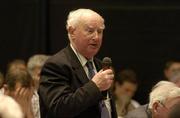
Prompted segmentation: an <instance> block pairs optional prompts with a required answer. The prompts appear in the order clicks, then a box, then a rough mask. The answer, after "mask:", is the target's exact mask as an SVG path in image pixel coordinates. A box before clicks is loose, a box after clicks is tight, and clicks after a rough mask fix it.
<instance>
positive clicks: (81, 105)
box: [39, 9, 117, 118]
mask: <svg viewBox="0 0 180 118" xmlns="http://www.w3.org/2000/svg"><path fill="white" fill-rule="evenodd" d="M66 28H67V31H68V37H69V41H70V44H69V45H68V46H67V47H66V48H64V49H62V50H61V51H60V52H58V53H57V54H55V55H54V56H52V57H50V58H49V59H48V60H47V61H46V63H45V65H44V67H43V68H42V71H41V78H40V86H39V96H40V109H41V115H42V117H43V118H116V117H117V116H116V111H115V106H114V103H113V100H112V99H111V94H110V93H109V92H107V90H108V89H109V88H110V87H111V84H112V82H113V78H114V74H113V71H112V69H107V70H101V62H100V60H98V59H97V58H95V57H94V56H95V55H96V53H97V52H98V51H99V49H100V47H101V44H102V38H103V30H104V28H105V25H104V19H103V18H102V16H100V15H99V14H98V13H96V12H95V11H93V10H90V9H77V10H75V11H71V12H70V13H69V15H68V19H67V25H66ZM102 92H104V93H105V94H102ZM106 93H107V94H106ZM103 98H104V99H103Z"/></svg>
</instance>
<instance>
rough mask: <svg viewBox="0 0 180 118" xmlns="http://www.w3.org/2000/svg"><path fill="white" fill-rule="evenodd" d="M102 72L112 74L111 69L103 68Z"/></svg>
mask: <svg viewBox="0 0 180 118" xmlns="http://www.w3.org/2000/svg"><path fill="white" fill-rule="evenodd" d="M102 73H106V74H113V73H114V72H113V71H112V70H111V69H107V70H104V71H103V72H102Z"/></svg>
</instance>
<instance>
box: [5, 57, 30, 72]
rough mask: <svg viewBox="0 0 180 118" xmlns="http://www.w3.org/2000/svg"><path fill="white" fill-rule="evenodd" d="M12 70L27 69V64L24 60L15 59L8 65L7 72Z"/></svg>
mask: <svg viewBox="0 0 180 118" xmlns="http://www.w3.org/2000/svg"><path fill="white" fill-rule="evenodd" d="M11 69H12V70H13V69H26V62H25V61H24V60H22V59H15V60H13V61H11V62H10V63H8V65H7V71H9V70H11Z"/></svg>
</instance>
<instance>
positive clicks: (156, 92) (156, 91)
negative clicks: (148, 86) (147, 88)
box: [149, 81, 180, 109]
mask: <svg viewBox="0 0 180 118" xmlns="http://www.w3.org/2000/svg"><path fill="white" fill-rule="evenodd" d="M179 96H180V88H179V87H178V86H176V85H175V84H174V83H172V82H168V81H160V82H158V83H157V84H156V85H155V86H154V87H153V88H152V91H151V93H150V96H149V108H150V109H152V106H153V104H154V103H155V102H161V103H164V102H165V101H166V100H167V99H169V98H176V97H179Z"/></svg>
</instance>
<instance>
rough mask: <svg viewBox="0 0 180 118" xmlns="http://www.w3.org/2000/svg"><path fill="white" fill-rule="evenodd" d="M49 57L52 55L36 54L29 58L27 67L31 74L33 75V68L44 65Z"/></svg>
mask: <svg viewBox="0 0 180 118" xmlns="http://www.w3.org/2000/svg"><path fill="white" fill-rule="evenodd" d="M49 57H50V56H47V55H44V54H36V55H33V56H32V57H30V58H29V60H28V63H27V69H28V72H29V73H30V74H31V76H33V70H34V69H35V68H36V67H42V66H43V65H44V63H45V62H46V60H47V59H48V58H49Z"/></svg>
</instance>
